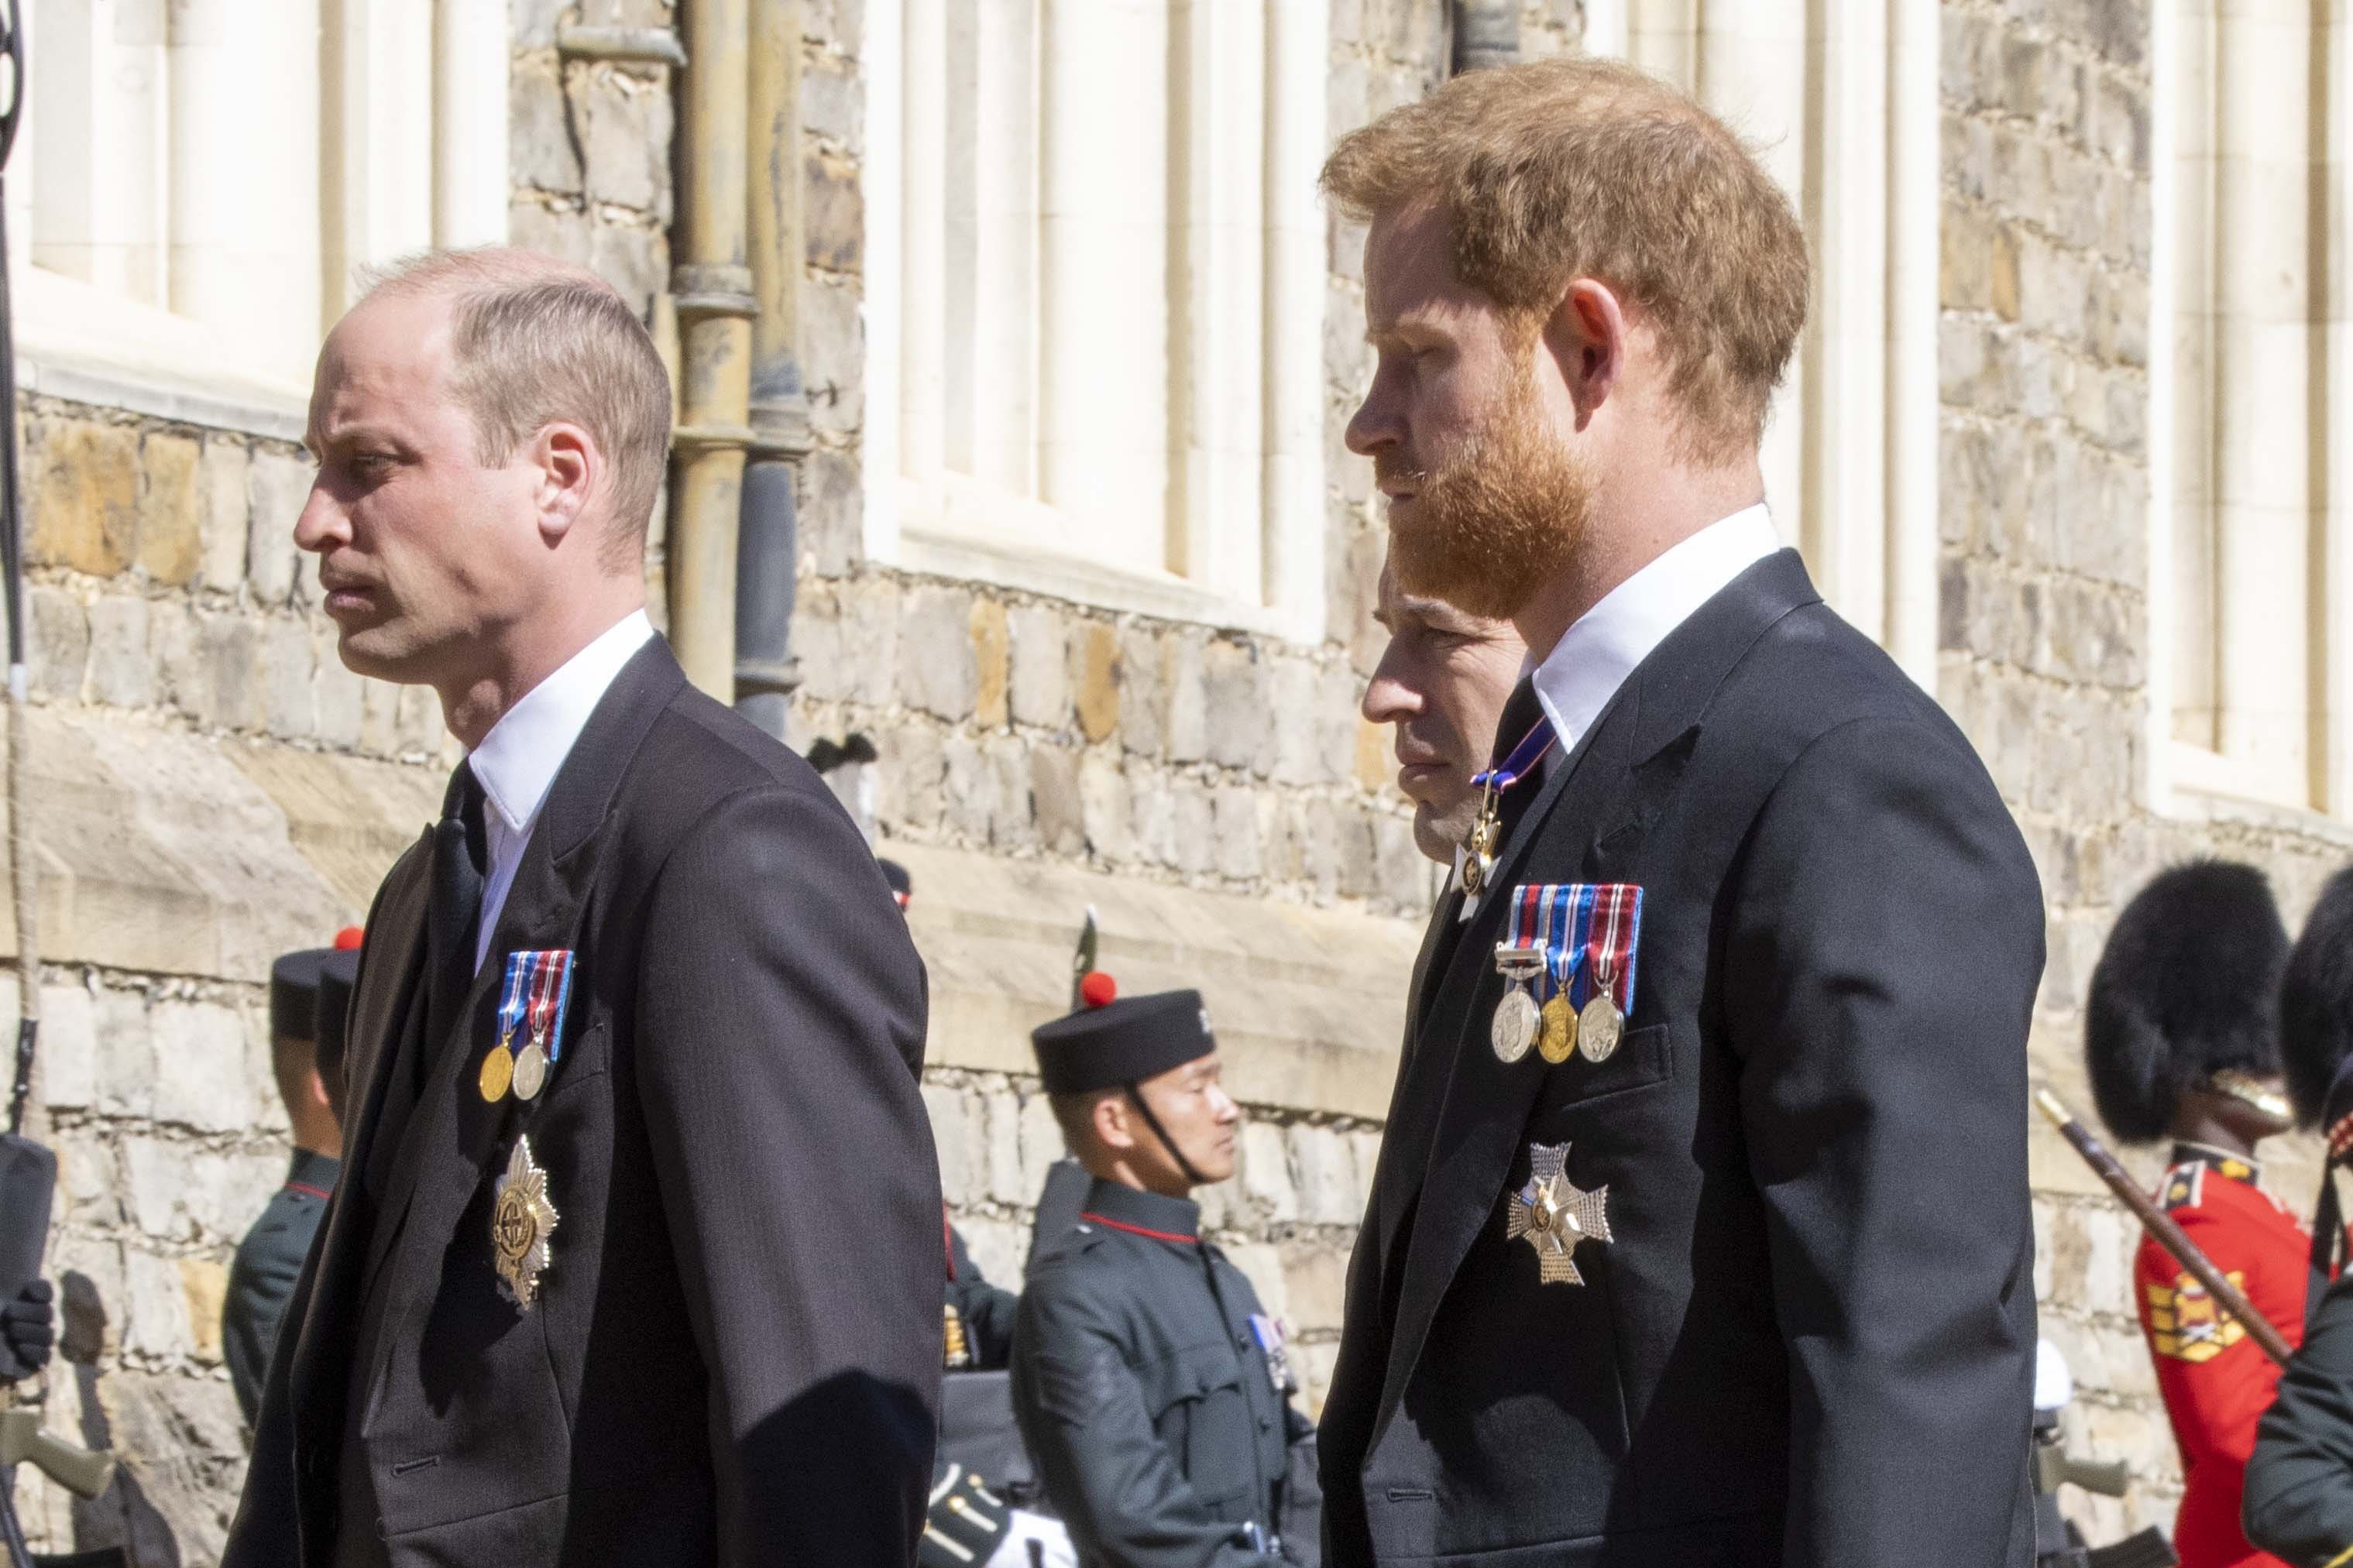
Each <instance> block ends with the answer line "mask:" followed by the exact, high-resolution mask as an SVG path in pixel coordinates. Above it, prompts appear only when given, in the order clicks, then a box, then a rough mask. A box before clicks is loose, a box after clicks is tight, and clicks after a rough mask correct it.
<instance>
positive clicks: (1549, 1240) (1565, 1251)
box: [1504, 1143, 1610, 1285]
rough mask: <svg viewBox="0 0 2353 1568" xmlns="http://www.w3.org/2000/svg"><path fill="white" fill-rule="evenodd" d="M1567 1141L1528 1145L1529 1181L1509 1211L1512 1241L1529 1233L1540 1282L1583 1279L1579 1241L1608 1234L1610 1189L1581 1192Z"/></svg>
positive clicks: (1506, 1215) (1514, 1197)
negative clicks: (1569, 1167) (1570, 1165)
mask: <svg viewBox="0 0 2353 1568" xmlns="http://www.w3.org/2000/svg"><path fill="white" fill-rule="evenodd" d="M1567 1163H1568V1145H1567V1144H1566V1143H1549V1144H1547V1143H1531V1144H1529V1145H1528V1181H1527V1185H1525V1186H1524V1187H1522V1188H1521V1189H1520V1190H1519V1191H1518V1192H1516V1193H1514V1194H1512V1202H1511V1206H1510V1207H1509V1208H1508V1209H1506V1210H1505V1211H1504V1239H1505V1240H1507V1241H1518V1240H1520V1239H1521V1238H1522V1237H1525V1238H1526V1240H1527V1244H1528V1245H1529V1246H1530V1247H1534V1248H1535V1254H1536V1279H1537V1282H1538V1283H1539V1284H1545V1285H1553V1284H1561V1285H1582V1284H1584V1283H1585V1276H1584V1275H1582V1274H1580V1273H1578V1272H1577V1260H1576V1258H1574V1257H1572V1256H1571V1255H1572V1254H1573V1253H1574V1252H1575V1251H1576V1250H1577V1243H1578V1242H1580V1241H1600V1242H1607V1241H1609V1239H1610V1236H1609V1188H1608V1187H1596V1188H1595V1189H1594V1190H1593V1191H1591V1192H1589V1193H1588V1192H1580V1191H1578V1190H1577V1186H1576V1185H1575V1184H1573V1183H1571V1182H1570V1181H1569V1179H1568V1172H1567Z"/></svg>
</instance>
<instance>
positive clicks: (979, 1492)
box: [915, 1464, 1013, 1568]
mask: <svg viewBox="0 0 2353 1568" xmlns="http://www.w3.org/2000/svg"><path fill="white" fill-rule="evenodd" d="M1012 1529H1013V1505H1012V1504H1010V1503H1008V1502H1007V1501H1006V1500H1004V1499H1002V1498H1000V1497H997V1495H996V1494H994V1493H992V1492H991V1491H990V1490H989V1489H987V1487H985V1486H983V1485H982V1484H981V1480H980V1478H979V1477H978V1476H976V1475H974V1474H973V1473H972V1472H971V1471H970V1470H967V1469H965V1468H964V1467H963V1466H962V1465H955V1464H949V1465H944V1466H942V1467H941V1468H940V1474H939V1479H937V1480H936V1481H934V1483H933V1485H932V1498H931V1506H930V1507H929V1509H928V1510H926V1511H925V1513H924V1515H923V1542H922V1543H921V1545H919V1546H918V1547H917V1549H916V1552H915V1561H916V1563H919V1564H920V1565H921V1568H971V1565H972V1564H974V1563H986V1562H987V1561H988V1560H989V1558H990V1556H991V1555H993V1554H994V1553H995V1552H996V1551H997V1547H999V1546H1000V1545H1002V1544H1004V1542H1005V1538H1006V1536H1007V1535H1008V1534H1009V1533H1010V1532H1011V1531H1012Z"/></svg>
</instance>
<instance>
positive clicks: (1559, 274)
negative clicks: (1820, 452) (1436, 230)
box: [1323, 57, 1807, 462]
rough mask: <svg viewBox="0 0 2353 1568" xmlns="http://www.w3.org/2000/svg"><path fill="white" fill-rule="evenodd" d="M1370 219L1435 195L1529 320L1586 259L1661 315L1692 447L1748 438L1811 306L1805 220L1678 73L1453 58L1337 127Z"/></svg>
mask: <svg viewBox="0 0 2353 1568" xmlns="http://www.w3.org/2000/svg"><path fill="white" fill-rule="evenodd" d="M1323 186H1324V192H1325V194H1326V195H1329V196H1330V197H1331V198H1332V199H1333V201H1334V203H1335V205H1337V206H1338V207H1339V208H1340V210H1341V211H1342V212H1343V213H1345V214H1346V215H1347V216H1351V217H1354V218H1356V219H1358V220H1366V219H1370V218H1373V217H1377V216H1383V215H1389V214H1397V213H1403V212H1409V211H1411V210H1413V209H1415V208H1417V207H1419V206H1420V205H1423V204H1434V205H1437V206H1438V207H1440V209H1441V210H1442V211H1443V212H1444V214H1445V216H1446V217H1447V220H1448V226H1449V228H1450V230H1451V240H1452V245H1453V252H1454V266H1455V270H1456V272H1457V273H1459V274H1460V275H1461V279H1462V280H1463V281H1464V282H1465V283H1468V284H1469V285H1471V287H1472V288H1474V289H1478V290H1479V291H1480V292H1482V293H1483V294H1486V295H1487V296H1489V297H1490V298H1491V299H1493V300H1494V301H1495V302H1496V303H1497V304H1498V305H1500V306H1502V307H1503V308H1504V310H1506V311H1508V312H1510V313H1512V314H1513V315H1514V316H1516V317H1520V318H1522V319H1523V321H1527V320H1529V319H1535V320H1541V319H1542V318H1543V317H1546V316H1548V315H1550V314H1551V312H1552V311H1553V310H1554V309H1555V308H1556V306H1557V305H1558V304H1559V302H1560V299H1561V295H1562V294H1563V292H1564V291H1565V290H1566V289H1567V287H1568V285H1569V284H1570V283H1571V282H1573V281H1574V280H1576V279H1579V278H1592V279H1598V280H1599V281H1600V282H1603V283H1606V284H1608V285H1609V287H1610V288H1611V289H1613V290H1615V291H1616V292H1617V293H1618V294H1619V296H1620V298H1621V299H1623V300H1626V301H1627V302H1628V303H1629V304H1630V307H1631V308H1632V309H1633V310H1637V311H1639V312H1640V313H1641V317H1642V318H1643V319H1644V320H1646V321H1648V322H1649V324H1650V326H1651V331H1653V333H1654V334H1655V335H1656V338H1657V340H1658V342H1659V345H1660V348H1661V351H1662V353H1663V355H1664V356H1665V359H1666V362H1667V367H1668V393H1669V395H1670V396H1671V397H1672V398H1673V399H1674V401H1675V403H1676V404H1677V405H1678V406H1679V408H1680V410H1681V413H1682V424H1683V437H1684V445H1685V447H1687V450H1688V455H1689V456H1690V457H1692V458H1695V459H1698V460H1702V461H1711V462H1713V461H1725V460H1729V459H1731V458H1736V457H1738V456H1740V455H1741V454H1742V453H1743V452H1751V451H1754V450H1755V449H1756V447H1757V443H1758V442H1759V441H1760V440H1761V439H1762V438H1763V436H1764V429H1765V416H1766V410H1767V406H1768V405H1770V403H1771V401H1772V397H1773V389H1774V388H1775V387H1776V386H1777V385H1778V384H1779V383H1780V380H1781V375H1782V373H1783V372H1784V371H1785V370H1786V369H1787V368H1788V363H1789V355H1790V353H1791V352H1792V351H1793V350H1794V349H1795V348H1796V345H1797V341H1798V333H1799V330H1800V329H1801V328H1803V327H1804V325H1805V321H1806V289H1807V260H1806V237H1805V231H1804V229H1803V228H1802V227H1800V226H1799V222H1798V217H1797V214H1796V213H1795V212H1793V211H1792V210H1791V208H1790V206H1789V202H1788V197H1787V196H1786V195H1783V194H1782V192H1781V188H1780V187H1779V186H1778V185H1777V184H1774V182H1773V179H1772V176H1771V175H1769V174H1767V173H1766V172H1765V169H1764V166H1763V165H1762V164H1761V163H1758V162H1757V156H1756V153H1754V151H1753V150H1752V149H1750V148H1749V147H1748V146H1747V145H1746V144H1745V143H1744V142H1742V141H1741V140H1740V138H1739V137H1738V136H1736V135H1735V134H1734V133H1733V132H1732V131H1731V130H1730V129H1729V128H1727V127H1726V126H1725V124H1724V122H1723V121H1719V120H1717V119H1716V118H1715V116H1714V115H1712V114H1710V113H1708V111H1707V110H1704V109H1703V108H1701V107H1700V106H1699V105H1698V104H1697V103H1695V102H1694V101H1693V100H1691V99H1689V98H1688V97H1686V96H1684V95H1683V93H1681V92H1678V91H1676V90H1675V89H1673V88H1671V87H1669V86H1667V85H1666V84H1665V83H1663V82H1661V81H1659V80H1657V79H1654V78H1652V77H1650V76H1648V75H1645V74H1644V73H1643V72H1641V71H1640V70H1638V69H1636V68H1634V67H1632V66H1630V65H1626V64H1623V63H1622V62H1620V61H1616V60H1599V59H1587V58H1575V57H1563V58H1553V59H1546V60H1536V61H1532V62H1529V63H1527V64H1525V65H1516V66H1510V67H1506V68H1503V69H1500V70H1482V71H1472V72H1469V73H1466V74H1465V75H1462V76H1459V77H1456V78H1455V79H1452V80H1451V81H1449V82H1448V83H1446V85H1444V86H1443V87H1441V88H1440V89H1438V90H1437V91H1435V92H1433V93H1431V94H1430V96H1429V97H1427V98H1425V99H1422V100H1419V101H1418V102H1415V103H1409V104H1405V105H1403V106H1401V107H1399V108H1397V109H1393V110H1390V111H1389V112H1388V113H1387V114H1384V115H1383V116H1381V117H1380V118H1379V119H1378V120H1376V121H1373V122H1372V123H1371V124H1370V125H1367V126H1365V127H1363V128H1362V129H1360V130H1357V131H1353V132H1349V133H1348V134H1347V135H1346V136H1345V137H1343V138H1341V141H1340V144H1339V145H1338V146H1337V147H1336V148H1335V149H1334V150H1333V153H1332V156H1331V158H1330V160H1329V161H1327V162H1326V163H1324V175H1323Z"/></svg>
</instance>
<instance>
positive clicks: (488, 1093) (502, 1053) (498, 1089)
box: [475, 1043, 514, 1105]
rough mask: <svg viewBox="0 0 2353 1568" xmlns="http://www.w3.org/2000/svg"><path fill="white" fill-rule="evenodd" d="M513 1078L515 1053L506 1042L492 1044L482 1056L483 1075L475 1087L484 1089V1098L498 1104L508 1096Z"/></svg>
mask: <svg viewBox="0 0 2353 1568" xmlns="http://www.w3.org/2000/svg"><path fill="white" fill-rule="evenodd" d="M513 1080H514V1053H513V1052H512V1051H510V1050H508V1049H507V1047H506V1046H505V1045H504V1043H501V1044H499V1045H495V1046H492V1047H491V1048H490V1050H489V1051H488V1052H487V1053H486V1054H485V1055H484V1056H483V1058H482V1076H481V1077H480V1079H477V1080H476V1083H475V1087H476V1088H478V1089H480V1090H481V1091H482V1098H483V1099H484V1100H488V1101H490V1102H491V1104H492V1105H496V1104H497V1103H498V1102H499V1101H500V1100H504V1099H505V1098H506V1094H507V1086H508V1085H509V1084H510V1083H512V1081H513Z"/></svg>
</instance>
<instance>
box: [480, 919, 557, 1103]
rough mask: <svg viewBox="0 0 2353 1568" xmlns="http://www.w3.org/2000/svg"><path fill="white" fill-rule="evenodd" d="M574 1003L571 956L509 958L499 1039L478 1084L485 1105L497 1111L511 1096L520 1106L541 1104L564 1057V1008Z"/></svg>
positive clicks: (527, 954) (553, 951) (501, 999)
mask: <svg viewBox="0 0 2353 1568" xmlns="http://www.w3.org/2000/svg"><path fill="white" fill-rule="evenodd" d="M571 999H572V954H571V952H569V951H566V950H563V949H549V950H546V951H543V952H511V953H508V954H507V972H506V980H505V983H504V984H503V986H502V987H501V990H500V993H499V1035H498V1038H497V1039H495V1040H493V1041H491V1048H490V1051H489V1052H488V1053H487V1054H486V1055H485V1056H484V1057H483V1058H482V1068H481V1072H480V1076H479V1078H478V1079H477V1080H476V1087H477V1088H479V1089H480V1090H481V1095H482V1098H483V1099H484V1100H488V1101H490V1102H491V1104H492V1105H496V1104H497V1103H498V1102H499V1101H500V1100H504V1099H505V1098H506V1097H507V1094H508V1092H509V1091H510V1090H512V1092H513V1094H514V1096H515V1098H516V1099H518V1100H536V1099H538V1098H539V1094H540V1091H541V1090H542V1089H545V1088H546V1087H547V1079H548V1075H549V1074H550V1073H551V1072H553V1071H554V1068H555V1064H556V1063H557V1062H558V1061H560V1060H561V1059H562V1058H563V1056H564V1013H565V1004H566V1003H568V1002H569V1001H570V1000H571ZM518 1037H520V1041H521V1043H520V1044H518V1043H517V1041H518Z"/></svg>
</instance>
